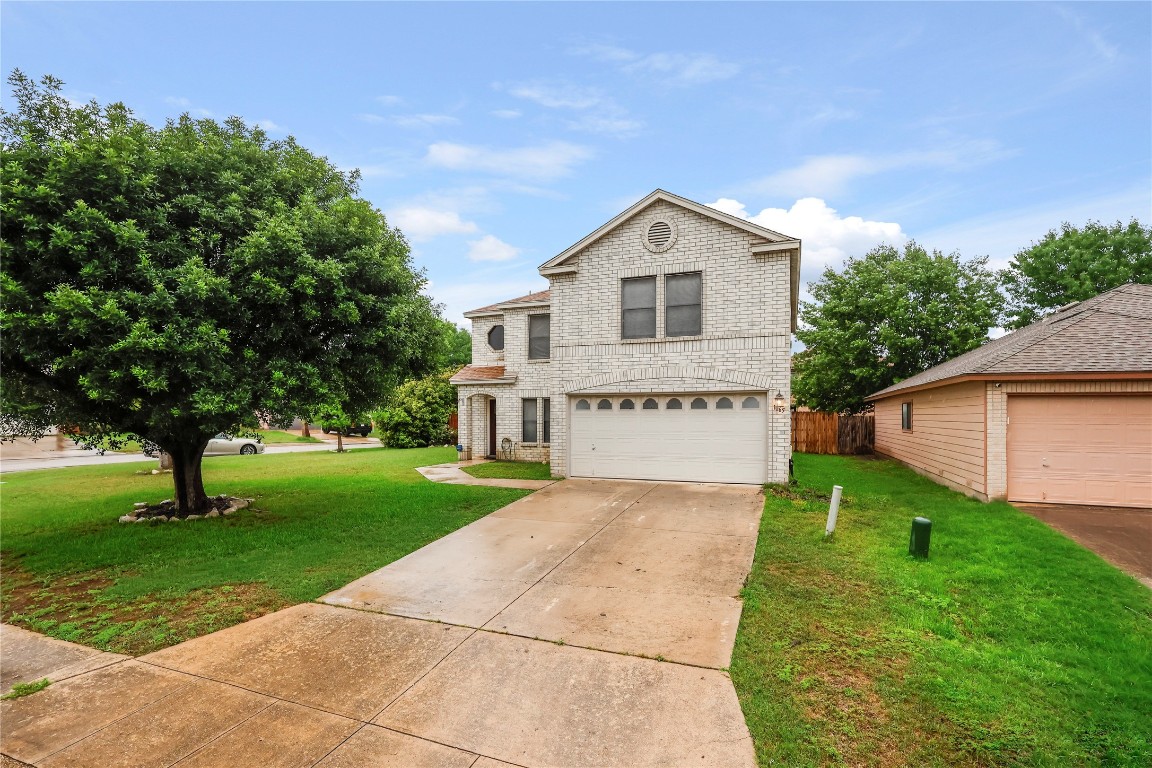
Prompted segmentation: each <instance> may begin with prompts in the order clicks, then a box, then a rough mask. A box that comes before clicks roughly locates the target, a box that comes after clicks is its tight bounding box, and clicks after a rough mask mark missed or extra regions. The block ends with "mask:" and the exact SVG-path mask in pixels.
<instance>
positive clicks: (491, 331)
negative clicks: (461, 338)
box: [484, 323, 504, 352]
mask: <svg viewBox="0 0 1152 768" xmlns="http://www.w3.org/2000/svg"><path fill="white" fill-rule="evenodd" d="M497 328H499V329H500V346H498V347H497V346H496V345H495V344H493V343H492V334H494V333H495V332H496V329H497ZM484 341H485V342H486V343H487V344H488V349H491V350H492V351H493V352H503V351H504V323H497V324H496V325H493V326H492V327H491V328H489V329H488V333H486V334H484Z"/></svg>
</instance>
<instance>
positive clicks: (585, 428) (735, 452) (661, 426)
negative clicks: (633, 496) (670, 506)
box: [571, 392, 768, 483]
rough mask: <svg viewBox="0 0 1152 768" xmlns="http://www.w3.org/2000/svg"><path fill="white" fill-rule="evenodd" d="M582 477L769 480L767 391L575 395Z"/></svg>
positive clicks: (577, 463) (575, 468)
mask: <svg viewBox="0 0 1152 768" xmlns="http://www.w3.org/2000/svg"><path fill="white" fill-rule="evenodd" d="M571 414H572V432H571V434H572V472H571V474H572V475H573V476H574V477H613V478H626V479H634V480H690V481H696V482H713V483H763V482H765V481H766V480H767V444H768V441H767V420H768V399H767V397H766V396H765V395H764V393H758V394H749V393H747V392H745V393H743V394H715V393H712V394H678V395H643V394H641V395H617V396H611V397H609V396H603V397H601V396H597V397H578V398H572V401H571Z"/></svg>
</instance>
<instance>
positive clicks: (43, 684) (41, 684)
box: [0, 677, 52, 701]
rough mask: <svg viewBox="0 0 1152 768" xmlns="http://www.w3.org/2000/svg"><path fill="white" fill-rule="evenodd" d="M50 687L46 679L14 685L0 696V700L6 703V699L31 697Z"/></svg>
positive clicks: (50, 683)
mask: <svg viewBox="0 0 1152 768" xmlns="http://www.w3.org/2000/svg"><path fill="white" fill-rule="evenodd" d="M50 685H52V681H51V680H49V679H48V678H46V677H45V678H43V679H41V680H36V681H35V682H31V683H16V684H15V685H13V686H12V690H11V691H9V692H8V693H6V694H4V695H3V696H0V700H3V701H7V700H8V699H19V698H20V697H22V696H31V695H32V694H34V693H39V692H40V691H42V690H44V689H45V688H47V687H48V686H50Z"/></svg>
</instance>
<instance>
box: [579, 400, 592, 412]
mask: <svg viewBox="0 0 1152 768" xmlns="http://www.w3.org/2000/svg"><path fill="white" fill-rule="evenodd" d="M576 410H578V411H590V410H592V406H590V405H589V404H588V401H587V400H577V401H576Z"/></svg>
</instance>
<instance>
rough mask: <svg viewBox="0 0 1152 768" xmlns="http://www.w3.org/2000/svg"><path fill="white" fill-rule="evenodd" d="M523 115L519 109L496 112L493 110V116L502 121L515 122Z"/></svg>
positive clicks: (498, 110) (496, 110)
mask: <svg viewBox="0 0 1152 768" xmlns="http://www.w3.org/2000/svg"><path fill="white" fill-rule="evenodd" d="M522 114H524V113H523V112H521V111H520V110H518V109H494V110H492V116H493V117H498V118H500V119H501V120H515V119H516V118H518V117H520V116H521V115H522Z"/></svg>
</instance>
